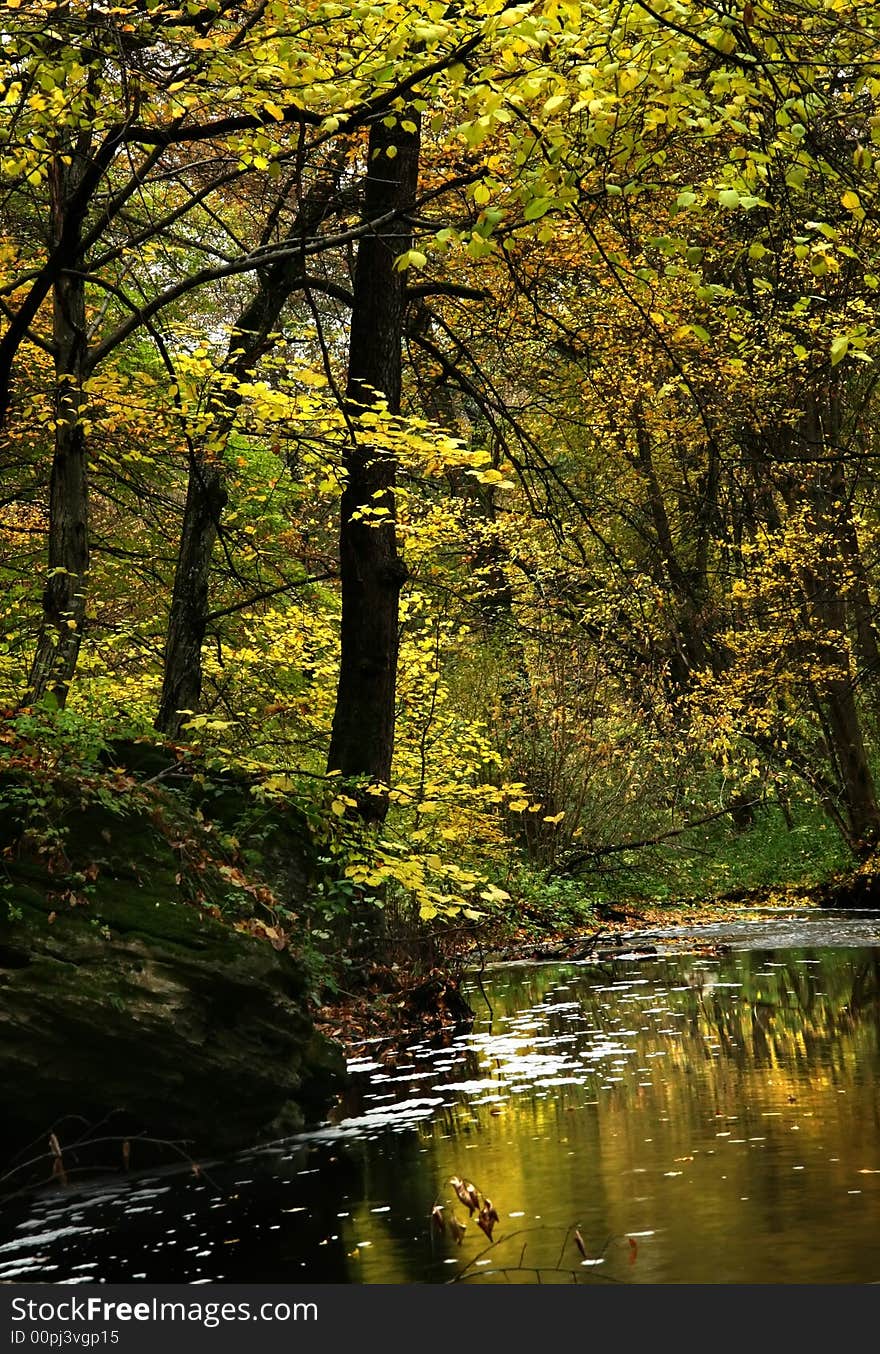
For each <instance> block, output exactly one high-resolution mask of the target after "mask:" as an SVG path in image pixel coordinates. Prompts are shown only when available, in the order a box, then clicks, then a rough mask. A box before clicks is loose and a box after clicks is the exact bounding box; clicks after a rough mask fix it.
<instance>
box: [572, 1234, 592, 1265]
mask: <svg viewBox="0 0 880 1354" xmlns="http://www.w3.org/2000/svg"><path fill="white" fill-rule="evenodd" d="M574 1241H575V1245H576V1246H577V1248H578V1250H579V1251H580V1253H581V1255H582V1256H583V1257H584V1259H585V1260H589V1258H590V1257H589V1256H588V1255H587V1248H586V1245H585V1244H584V1238H583V1237H582V1236H581V1234H580V1232H579V1231H578V1229H577V1228H575V1229H574Z"/></svg>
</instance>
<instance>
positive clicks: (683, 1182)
mask: <svg viewBox="0 0 880 1354" xmlns="http://www.w3.org/2000/svg"><path fill="white" fill-rule="evenodd" d="M854 927H855V929H854V930H853V931H851V932H847V931H846V930H844V931H843V932H841V931H840V930H839V929H838V931H837V932H836V933H834V939H837V940H838V941H839V940H840V939H841V938H842V939H843V940H844V941H846V942H848V943H847V944H845V945H843V946H841V945H840V944H838V945H837V947H835V948H831V947H828V946H827V945H824V944H823V945H818V944H815V943H814V942H815V941H818V940H820V939H827V937H823V936H822V935H821V933H820V932H818V931H816V930H812V931H810V932H808V934H807V937H806V938H807V939H809V940H810V941H811V944H810V948H803V947H801V948H779V949H763V948H762V949H738V948H734V950H733V951H732V952H731V953H729V954H725V955H723V956H721V957H720V958H717V957H716V958H704V957H700V956H698V955H696V954H694V953H691V954H684V955H682V954H677V955H669V956H666V957H658V958H655V959H651V960H649V961H647V962H644V961H642V962H637V961H634V960H627V959H620V960H615V961H614V962H613V963H606V964H604V965H602V966H598V967H597V966H595V965H532V966H511V967H507V968H499V969H495V970H494V971H492V973H491V975H490V977H489V979H488V981H487V982H486V990H487V993H488V997H489V1000H490V1001H491V1003H492V1007H493V1019H492V1020H491V1021H490V1019H489V1013H488V1011H487V1009H486V1006H485V1004H484V1003H483V1001H482V998H481V997H480V995H479V993H476V992H474V993H472V994H471V999H472V1001H473V1003H474V1005H475V1006H476V1008H477V1011H478V1019H477V1023H476V1025H475V1027H474V1030H473V1032H472V1033H471V1034H469V1035H465V1036H462V1037H460V1038H456V1039H453V1040H450V1041H449V1042H448V1044H446V1045H445V1046H440V1047H429V1046H427V1045H419V1046H415V1047H413V1048H412V1049H410V1050H408V1052H407V1053H406V1054H405V1055H401V1056H398V1058H397V1059H396V1061H378V1060H376V1061H372V1060H370V1059H361V1060H360V1061H359V1062H358V1063H356V1064H354V1065H353V1070H354V1071H355V1074H356V1086H355V1089H354V1091H353V1093H352V1095H351V1096H350V1097H349V1100H348V1103H347V1104H346V1106H345V1107H344V1108H342V1109H341V1110H340V1112H339V1122H337V1123H335V1124H327V1125H325V1126H322V1128H321V1129H319V1130H318V1131H317V1132H315V1133H313V1134H311V1135H307V1136H303V1137H299V1138H297V1139H291V1140H287V1141H285V1142H283V1143H280V1144H276V1145H275V1146H274V1147H273V1148H272V1149H268V1150H263V1151H260V1152H257V1153H252V1154H247V1155H245V1156H242V1157H239V1158H237V1159H236V1160H235V1161H233V1162H227V1163H223V1164H217V1163H213V1164H212V1163H204V1164H203V1166H202V1170H201V1173H200V1174H199V1175H198V1176H196V1175H194V1174H193V1173H192V1172H191V1171H189V1170H187V1171H183V1172H181V1171H171V1170H169V1171H167V1172H158V1173H154V1174H153V1175H151V1176H150V1177H148V1178H144V1177H140V1178H135V1177H130V1178H123V1177H119V1176H117V1177H114V1178H110V1179H108V1180H105V1181H103V1182H102V1183H101V1184H94V1185H92V1186H90V1187H89V1188H88V1189H73V1188H68V1189H67V1190H64V1191H62V1190H60V1189H55V1190H53V1191H51V1192H48V1193H45V1194H43V1195H42V1196H41V1197H40V1198H39V1199H37V1200H36V1201H34V1200H33V1199H32V1200H30V1201H29V1202H27V1203H23V1202H20V1201H18V1202H16V1201H13V1202H11V1203H7V1205H6V1207H5V1208H4V1210H3V1215H2V1220H0V1221H2V1233H0V1279H4V1278H5V1279H16V1278H17V1279H20V1280H22V1281H43V1282H50V1283H78V1282H94V1281H96V1280H103V1281H108V1282H121V1281H130V1280H137V1279H143V1280H146V1281H172V1282H190V1283H205V1282H212V1281H214V1282H223V1281H228V1282H234V1281H266V1282H269V1281H272V1282H345V1281H350V1282H352V1283H424V1282H428V1283H444V1282H449V1281H450V1280H452V1279H456V1278H458V1279H461V1278H463V1277H464V1278H466V1281H469V1282H521V1283H534V1282H537V1281H538V1280H540V1281H541V1282H571V1281H572V1278H573V1277H574V1278H576V1279H577V1280H578V1281H580V1282H590V1283H605V1282H615V1283H663V1284H670V1283H842V1282H856V1283H863V1282H877V1281H880V1090H878V1087H880V1041H878V1028H880V948H877V937H876V935H875V934H874V933H873V932H872V931H871V927H870V925H869V924H868V923H867V922H865V921H860V922H858V923H854ZM758 934H760V932H759V933H758ZM765 934H766V936H767V938H769V939H774V938H776V937H775V936H774V932H773V930H772V926H771V927H770V928H769V929H768V930H766V932H765ZM755 935H756V932H755V929H754V927H753V928H752V930H751V932H750V933H749V938H748V942H747V943H750V944H752V945H753V944H754V943H755ZM859 936H861V938H862V939H863V940H867V939H870V940H872V941H874V944H873V945H861V946H858V945H856V944H854V943H853V942H854V941H855V940H857V939H858V938H859ZM792 938H795V937H793V936H792V935H791V934H787V935H786V940H787V941H790V940H791V939H792ZM800 938H801V939H802V940H803V938H804V933H803V931H801V933H800ZM733 943H734V945H735V946H736V945H738V944H740V943H742V941H741V938H737V937H736V936H734V937H733ZM133 1150H134V1153H135V1154H136V1152H137V1146H136V1145H135V1147H134V1149H133ZM132 1164H133V1165H134V1166H136V1164H137V1162H136V1160H134V1159H133V1162H132ZM451 1176H460V1177H463V1178H465V1179H467V1180H470V1181H473V1182H474V1183H475V1185H476V1186H477V1188H478V1190H479V1191H480V1192H481V1193H483V1194H486V1195H489V1196H490V1197H491V1199H492V1201H493V1203H494V1206H495V1208H496V1210H497V1212H498V1214H499V1222H498V1224H497V1225H496V1227H495V1231H494V1239H495V1243H496V1244H495V1245H494V1246H492V1247H491V1248H489V1241H488V1238H487V1237H486V1236H484V1235H483V1233H482V1232H481V1231H480V1230H479V1228H478V1227H477V1225H476V1221H475V1219H470V1221H469V1223H468V1225H467V1227H466V1229H465V1233H464V1237H463V1240H462V1241H461V1244H460V1245H458V1244H456V1243H455V1241H454V1240H453V1239H452V1238H451V1237H450V1236H449V1234H448V1232H444V1233H443V1235H439V1234H438V1233H437V1232H436V1230H435V1229H434V1228H432V1226H431V1223H430V1215H431V1211H432V1208H433V1207H434V1205H435V1204H438V1203H439V1204H442V1205H443V1206H444V1209H445V1214H444V1215H445V1216H447V1217H448V1216H449V1215H451V1214H455V1215H456V1216H457V1217H458V1218H459V1219H460V1221H461V1222H465V1221H467V1220H468V1213H467V1210H466V1209H465V1208H463V1207H462V1206H461V1205H460V1204H459V1203H458V1202H457V1200H456V1198H455V1195H454V1193H453V1190H452V1187H451V1186H450V1184H449V1183H448V1182H449V1179H450V1177H451ZM575 1227H577V1228H578V1230H579V1232H580V1235H581V1237H582V1239H583V1243H584V1248H585V1250H586V1260H587V1263H584V1257H583V1256H582V1253H581V1251H580V1250H579V1249H578V1247H577V1245H576V1243H575V1240H574V1235H573V1232H574V1228H575Z"/></svg>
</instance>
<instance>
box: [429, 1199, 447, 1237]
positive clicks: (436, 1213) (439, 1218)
mask: <svg viewBox="0 0 880 1354" xmlns="http://www.w3.org/2000/svg"><path fill="white" fill-rule="evenodd" d="M431 1221H432V1222H433V1224H434V1226H435V1228H436V1229H437V1231H438V1232H442V1231H443V1229H444V1227H445V1226H446V1219H445V1218H444V1217H443V1205H442V1204H435V1205H434V1207H433V1208H432V1209H431Z"/></svg>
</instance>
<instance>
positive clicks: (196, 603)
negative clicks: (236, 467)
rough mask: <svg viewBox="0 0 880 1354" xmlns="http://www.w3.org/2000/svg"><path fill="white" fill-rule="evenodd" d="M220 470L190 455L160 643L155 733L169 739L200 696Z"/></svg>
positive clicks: (222, 493)
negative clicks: (165, 625)
mask: <svg viewBox="0 0 880 1354" xmlns="http://www.w3.org/2000/svg"><path fill="white" fill-rule="evenodd" d="M228 497H229V496H228V494H227V492H226V489H225V487H224V484H223V465H222V463H221V462H220V461H219V460H214V461H207V460H205V458H204V457H203V456H200V455H198V454H194V455H193V456H192V460H191V463H190V471H189V482H188V484H187V489H186V506H185V507H184V510H183V526H182V528H181V533H180V551H179V553H178V556H177V568H176V569H175V573H174V592H173V595H172V599H171V613H170V615H169V618H168V631H167V634H166V639H165V662H164V667H163V673H162V695H161V697H160V700H159V713H158V714H157V716H156V728H157V729H160V730H161V731H162V732H164V733H167V734H168V735H169V736H170V737H172V738H174V737H177V735H178V734H179V732H180V727H181V725H182V724H183V722H184V720H185V719H186V718H187V716H188V715H190V714H194V713H195V711H196V710H198V708H199V702H200V701H201V697H202V641H203V640H204V638H205V627H206V625H207V616H208V578H209V574H210V569H211V555H212V553H213V550H214V543H215V541H216V540H217V534H218V531H219V528H220V516H221V513H222V512H223V509H224V508H225V507H226V504H227V502H228Z"/></svg>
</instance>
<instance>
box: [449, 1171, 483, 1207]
mask: <svg viewBox="0 0 880 1354" xmlns="http://www.w3.org/2000/svg"><path fill="white" fill-rule="evenodd" d="M449 1183H450V1185H451V1186H452V1188H453V1189H454V1190H455V1192H456V1194H457V1195H458V1199H459V1202H460V1203H463V1204H464V1206H465V1208H466V1209H467V1211H468V1216H470V1214H471V1213H473V1211H474V1209H475V1208H479V1200H478V1199H476V1190H474V1199H473V1200H472V1199H471V1195H470V1191H471V1190H472V1189H474V1187H473V1185H468V1184H467V1183H466V1182H465V1181H464V1180H462V1179H461V1176H458V1175H451V1176H450V1177H449Z"/></svg>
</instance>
